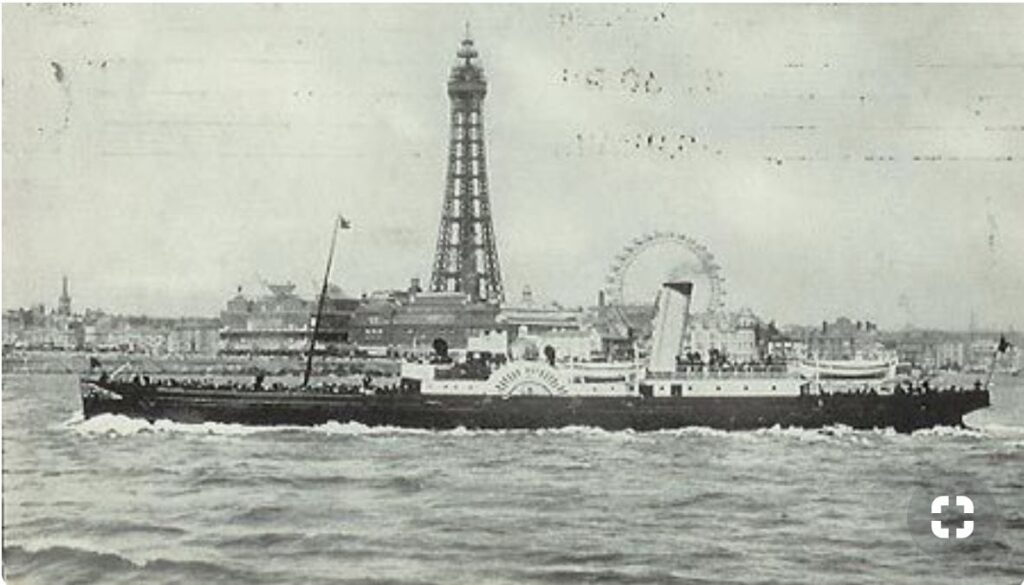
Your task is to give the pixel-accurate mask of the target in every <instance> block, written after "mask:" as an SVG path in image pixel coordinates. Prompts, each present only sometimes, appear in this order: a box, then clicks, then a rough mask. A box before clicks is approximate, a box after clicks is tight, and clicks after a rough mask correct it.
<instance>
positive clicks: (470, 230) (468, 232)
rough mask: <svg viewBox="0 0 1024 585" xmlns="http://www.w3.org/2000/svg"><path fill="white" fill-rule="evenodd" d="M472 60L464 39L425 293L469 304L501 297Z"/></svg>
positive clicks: (477, 71) (477, 73) (477, 75)
mask: <svg viewBox="0 0 1024 585" xmlns="http://www.w3.org/2000/svg"><path fill="white" fill-rule="evenodd" d="M476 58H477V51H476V48H474V46H473V41H472V40H471V39H469V38H468V35H467V38H466V39H465V40H463V41H462V46H461V47H460V48H459V51H458V63H456V65H455V66H454V67H452V72H451V76H450V77H449V78H448V98H449V99H450V100H451V136H450V139H449V141H448V178H447V181H446V185H445V191H444V206H443V208H442V211H441V225H440V228H439V229H438V232H437V250H436V252H435V254H434V268H433V272H432V274H431V277H430V288H431V290H433V291H434V292H446V291H447V292H461V293H465V294H466V295H468V296H469V298H470V300H471V301H474V302H486V301H491V302H500V301H502V300H504V296H505V292H504V289H503V287H502V284H501V267H500V266H499V264H498V248H497V245H496V244H495V242H494V224H493V222H492V221H491V203H490V196H489V194H488V190H487V164H486V163H487V159H486V156H485V149H484V118H483V102H484V96H486V95H487V80H486V79H485V78H484V70H483V68H482V67H481V66H480V65H479V63H476V62H474V59H476Z"/></svg>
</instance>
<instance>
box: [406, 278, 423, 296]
mask: <svg viewBox="0 0 1024 585" xmlns="http://www.w3.org/2000/svg"><path fill="white" fill-rule="evenodd" d="M409 292H410V293H412V294H416V293H421V292H423V288H422V287H421V286H420V279H419V278H418V277H414V278H411V279H409Z"/></svg>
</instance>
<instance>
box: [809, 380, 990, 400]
mask: <svg viewBox="0 0 1024 585" xmlns="http://www.w3.org/2000/svg"><path fill="white" fill-rule="evenodd" d="M982 387H983V386H982V384H981V380H975V382H974V386H973V389H974V390H981V389H982ZM968 389H969V388H968V387H967V386H960V385H957V384H949V385H946V386H933V385H932V384H931V382H929V381H928V380H923V381H921V382H918V383H913V382H897V383H896V384H895V385H894V386H893V387H892V394H894V395H896V396H924V395H926V394H938V393H944V392H965V391H967V390H968ZM818 393H819V394H822V395H824V396H828V395H831V394H836V395H842V396H875V395H877V394H878V390H877V389H875V388H874V387H873V386H867V385H864V386H858V387H856V388H849V387H847V388H844V389H842V390H839V389H835V390H832V391H830V390H828V389H826V388H825V387H820V388H819V389H818Z"/></svg>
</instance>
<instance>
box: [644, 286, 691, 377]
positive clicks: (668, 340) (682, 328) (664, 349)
mask: <svg viewBox="0 0 1024 585" xmlns="http://www.w3.org/2000/svg"><path fill="white" fill-rule="evenodd" d="M692 292H693V283H692V282H666V283H665V284H664V285H663V286H662V287H661V291H659V292H658V300H657V302H656V305H657V313H656V314H655V316H654V339H653V340H652V343H651V357H650V362H649V363H648V366H647V369H648V370H650V371H651V372H657V373H672V372H674V371H675V370H676V356H678V355H679V354H680V352H681V351H682V347H683V336H684V335H685V334H686V320H687V317H688V316H689V314H690V293H692Z"/></svg>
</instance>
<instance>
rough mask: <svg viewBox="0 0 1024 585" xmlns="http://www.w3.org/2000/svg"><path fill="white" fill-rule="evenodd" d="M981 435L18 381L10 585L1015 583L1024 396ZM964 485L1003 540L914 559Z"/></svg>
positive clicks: (8, 463) (8, 424)
mask: <svg viewBox="0 0 1024 585" xmlns="http://www.w3.org/2000/svg"><path fill="white" fill-rule="evenodd" d="M997 383H998V384H997V387H996V388H995V389H994V390H993V406H992V407H991V408H989V409H986V410H984V411H980V412H976V413H973V414H972V415H970V416H969V417H968V422H969V424H970V426H971V427H972V428H970V429H954V428H938V429H932V430H926V431H919V432H916V433H913V434H912V435H901V434H897V433H894V432H892V431H891V430H887V429H879V430H874V431H854V430H851V429H847V428H843V427H836V428H826V429H821V430H802V429H782V428H773V429H765V430H761V431H754V432H722V431H714V430H710V429H701V428H692V429H682V430H678V431H664V432H654V433H635V432H628V431H627V432H605V431H602V430H599V429H592V428H569V429H561V430H550V431H482V432H477V431H471V430H465V429H458V430H455V431H444V432H433V431H423V430H403V429H395V428H368V427H365V426H362V425H358V424H338V423H330V424H326V425H323V426H320V427H315V428H298V427H287V428H271V429H261V428H250V427H243V426H236V425H221V424H203V425H181V424H175V423H168V422H158V423H156V424H149V423H146V422H144V421H138V420H132V419H127V418H124V417H118V416H111V415H104V416H100V417H97V418H95V419H91V420H87V421H86V420H82V416H81V406H80V403H79V399H78V389H77V382H76V379H75V378H74V377H73V376H69V375H32V374H9V375H6V376H5V377H4V381H3V455H4V458H3V480H4V481H3V512H4V515H3V528H4V532H3V552H4V571H5V574H6V576H7V578H9V579H10V580H12V581H14V582H15V583H18V582H22V583H39V584H46V585H49V584H59V583H154V584H161V583H167V584H170V583H268V584H269V583H273V584H296V585H299V584H301V585H307V584H312V585H315V584H320V583H323V584H327V583H389V584H391V583H393V584H405V583H408V584H422V583H445V584H449V583H465V584H473V585H476V584H480V583H709V584H710V583H716V584H718V583H723V584H724V583H736V584H744V585H748V584H755V583H786V584H799V583H807V584H832V583H835V584H840V583H850V584H864V583H879V584H886V585H888V584H892V583H915V584H916V583H921V584H929V585H932V584H945V583H949V584H960V583H978V584H1000V583H1005V584H1013V585H1017V584H1019V583H1020V582H1021V580H1022V579H1024V384H1022V380H1021V379H1019V378H1009V377H1006V378H999V379H997ZM951 477H959V478H968V479H969V481H970V482H971V483H972V485H974V486H977V487H978V488H979V489H983V490H984V491H986V492H987V493H989V494H991V496H992V498H993V501H994V502H996V505H997V506H998V508H999V510H998V513H997V514H996V516H995V517H996V518H997V522H998V524H999V526H998V532H997V533H996V536H995V537H994V538H993V539H992V540H991V541H986V542H985V543H984V544H982V545H978V546H975V547H967V548H964V549H962V550H958V552H957V553H956V554H940V553H936V552H935V551H930V550H928V549H927V548H922V547H921V546H918V545H917V543H916V542H915V536H914V535H913V534H911V533H910V532H909V529H908V523H907V514H908V506H909V501H910V498H911V497H912V494H913V493H914V492H915V490H922V489H923V490H926V491H927V490H933V491H935V492H936V493H941V492H942V491H943V490H944V489H946V486H947V485H948V480H949V478H951Z"/></svg>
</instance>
